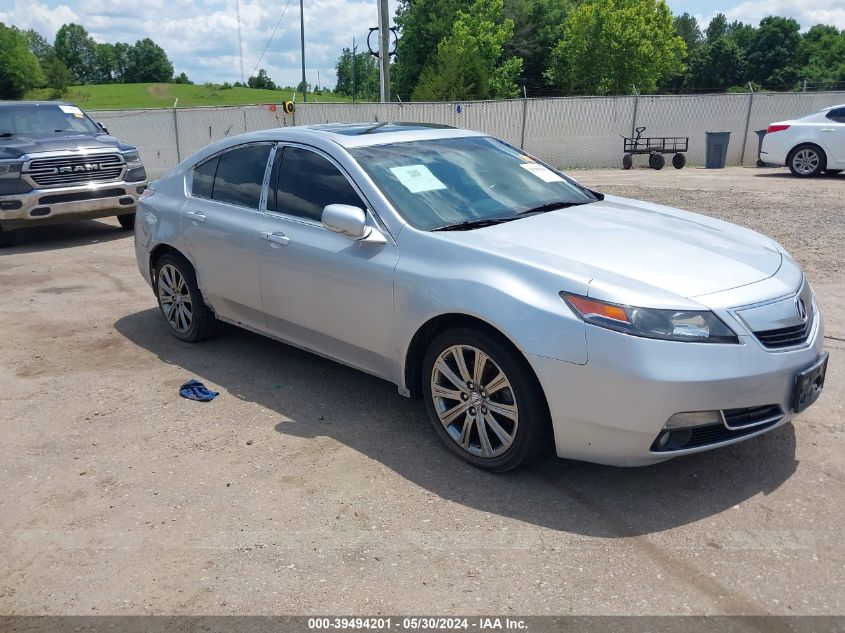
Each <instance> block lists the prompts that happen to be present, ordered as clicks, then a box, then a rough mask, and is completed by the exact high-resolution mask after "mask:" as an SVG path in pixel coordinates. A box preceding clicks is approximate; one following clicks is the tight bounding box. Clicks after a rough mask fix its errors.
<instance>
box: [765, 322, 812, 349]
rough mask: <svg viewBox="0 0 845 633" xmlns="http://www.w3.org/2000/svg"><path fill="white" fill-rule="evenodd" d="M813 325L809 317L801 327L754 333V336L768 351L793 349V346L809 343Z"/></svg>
mask: <svg viewBox="0 0 845 633" xmlns="http://www.w3.org/2000/svg"><path fill="white" fill-rule="evenodd" d="M811 325H812V318H810V316H809V315H808V318H807V322H806V323H802V324H801V325H793V326H791V327H784V328H780V329H777V330H763V331H761V332H754V336H756V337H757V340H758V341H760V342H761V343H762V344H763V346H764V347H767V348H768V349H781V348H784V347H792V346H793V345H802V344H803V343H805V342H806V341H807V337H808V336H810V330H811Z"/></svg>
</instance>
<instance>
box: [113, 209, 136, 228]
mask: <svg viewBox="0 0 845 633" xmlns="http://www.w3.org/2000/svg"><path fill="white" fill-rule="evenodd" d="M117 221H118V222H120V226H121V228H123V229H126V230H127V231H131V230H133V229H134V228H135V214H134V213H127V214H126V215H119V216H117Z"/></svg>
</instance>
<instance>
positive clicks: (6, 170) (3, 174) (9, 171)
mask: <svg viewBox="0 0 845 633" xmlns="http://www.w3.org/2000/svg"><path fill="white" fill-rule="evenodd" d="M22 166H23V163H0V178H20V177H21V167H22Z"/></svg>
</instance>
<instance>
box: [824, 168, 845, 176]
mask: <svg viewBox="0 0 845 633" xmlns="http://www.w3.org/2000/svg"><path fill="white" fill-rule="evenodd" d="M843 171H845V170H842V169H825V170H824V173H826V174H827V175H828V176H836V175H838V174H841V173H842V172H843Z"/></svg>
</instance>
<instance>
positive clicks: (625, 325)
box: [560, 292, 739, 343]
mask: <svg viewBox="0 0 845 633" xmlns="http://www.w3.org/2000/svg"><path fill="white" fill-rule="evenodd" d="M560 297H561V299H563V300H564V301H565V302H566V303H567V305H568V306H569V307H570V308H572V310H573V311H574V312H575V314H577V315H578V316H579V317H581V318H582V319H583V320H584V321H585V322H586V323H590V324H592V325H597V326H599V327H603V328H607V329H608V330H614V331H616V332H622V333H623V334H631V335H632V336H642V337H644V338H655V339H660V340H664V341H687V342H690V343H738V342H739V338H738V337H737V335H736V334H735V333H734V332H733V330H731V329H730V328H729V327H728V326H727V325H725V324H724V322H723V321H722V320H721V319H720V318H719V317H717V316H716V315H715V314H713V313H712V312H710V311H709V310H658V309H655V308H639V307H634V306H627V305H620V304H617V303H608V302H606V301H597V300H595V299H589V298H587V297H582V296H580V295H573V294H569V293H568V292H561V293H560Z"/></svg>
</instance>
